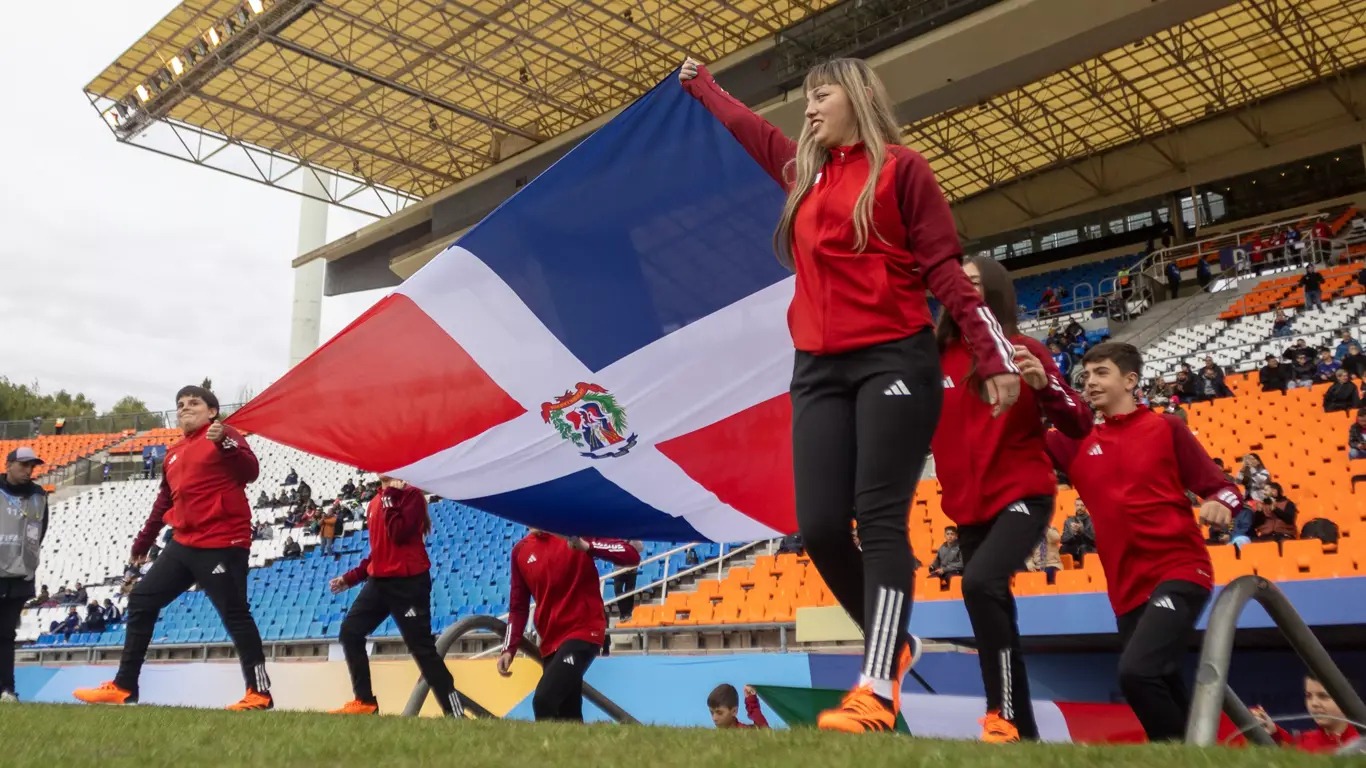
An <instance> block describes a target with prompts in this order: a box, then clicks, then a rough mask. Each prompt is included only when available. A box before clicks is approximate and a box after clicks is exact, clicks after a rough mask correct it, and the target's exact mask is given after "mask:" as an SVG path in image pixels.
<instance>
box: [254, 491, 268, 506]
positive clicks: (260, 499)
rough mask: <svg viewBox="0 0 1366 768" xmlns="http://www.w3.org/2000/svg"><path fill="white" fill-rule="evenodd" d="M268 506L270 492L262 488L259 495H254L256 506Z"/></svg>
mask: <svg viewBox="0 0 1366 768" xmlns="http://www.w3.org/2000/svg"><path fill="white" fill-rule="evenodd" d="M268 506H270V494H268V493H266V492H265V491H264V490H263V491H261V495H260V496H257V497H256V508H257V509H265V508H266V507H268Z"/></svg>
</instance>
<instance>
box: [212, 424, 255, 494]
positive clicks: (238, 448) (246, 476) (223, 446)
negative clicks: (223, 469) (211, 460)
mask: <svg viewBox="0 0 1366 768" xmlns="http://www.w3.org/2000/svg"><path fill="white" fill-rule="evenodd" d="M218 450H220V451H222V452H223V458H224V459H226V460H227V462H228V471H230V472H231V473H232V475H233V477H234V478H235V479H236V480H237V481H238V482H239V483H241V484H242V485H247V484H248V483H254V482H256V478H257V477H259V476H260V475H261V463H260V462H259V461H257V459H256V454H255V453H253V452H252V450H251V445H250V444H248V443H247V439H246V438H245V437H242V433H241V432H238V431H237V430H236V429H234V428H232V427H229V426H227V425H226V424H225V425H223V441H222V442H220V443H219V444H218Z"/></svg>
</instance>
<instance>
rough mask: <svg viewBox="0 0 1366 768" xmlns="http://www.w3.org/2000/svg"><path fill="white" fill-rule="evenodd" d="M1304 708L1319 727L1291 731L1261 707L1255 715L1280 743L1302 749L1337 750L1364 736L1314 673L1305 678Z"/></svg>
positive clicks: (1314, 750) (1310, 750)
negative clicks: (1348, 719) (1278, 723)
mask: <svg viewBox="0 0 1366 768" xmlns="http://www.w3.org/2000/svg"><path fill="white" fill-rule="evenodd" d="M1304 708H1305V711H1307V712H1308V713H1309V716H1310V717H1312V718H1314V725H1315V726H1316V727H1315V728H1314V729H1313V730H1309V731H1299V732H1298V733H1291V732H1290V731H1287V730H1286V729H1284V728H1282V727H1280V726H1278V725H1276V723H1275V722H1274V721H1272V719H1271V717H1270V716H1269V715H1267V713H1266V710H1265V709H1262V708H1261V707H1257V708H1255V709H1253V710H1252V714H1253V716H1254V717H1256V718H1257V722H1258V723H1259V724H1260V725H1261V726H1262V728H1264V729H1265V730H1266V732H1267V733H1269V734H1271V738H1273V739H1275V740H1276V743H1277V744H1280V745H1282V746H1287V747H1294V748H1295V749H1298V750H1300V751H1301V752H1336V751H1338V750H1339V749H1342V748H1343V747H1345V746H1347V745H1348V744H1351V743H1352V742H1354V741H1356V740H1358V739H1360V738H1361V734H1360V733H1358V732H1357V729H1356V726H1354V725H1352V724H1351V723H1349V722H1347V718H1346V717H1345V716H1344V715H1343V714H1342V707H1339V706H1338V703H1337V702H1336V701H1333V697H1332V696H1329V695H1328V690H1327V689H1326V688H1324V687H1323V683H1321V682H1319V679H1318V678H1316V677H1314V676H1313V675H1305V677H1304Z"/></svg>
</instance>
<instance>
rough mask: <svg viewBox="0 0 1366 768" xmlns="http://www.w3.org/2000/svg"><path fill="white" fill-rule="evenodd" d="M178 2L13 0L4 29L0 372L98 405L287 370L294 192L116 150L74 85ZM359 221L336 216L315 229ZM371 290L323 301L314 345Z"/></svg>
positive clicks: (231, 390)
mask: <svg viewBox="0 0 1366 768" xmlns="http://www.w3.org/2000/svg"><path fill="white" fill-rule="evenodd" d="M174 6H175V3H174V2H170V0H122V1H121V2H118V3H101V2H94V1H93V0H87V1H86V2H80V3H75V4H72V3H65V4H60V3H22V4H17V5H16V6H15V7H14V8H10V9H7V11H6V21H5V24H3V25H0V72H3V73H5V75H4V81H5V89H4V93H5V99H6V102H7V104H9V105H10V106H9V109H7V110H6V113H7V116H6V118H5V120H3V121H0V173H3V181H0V326H2V327H3V328H4V330H5V338H6V341H7V342H8V344H9V345H10V349H9V351H8V353H7V354H6V360H5V367H4V369H3V371H2V373H3V375H5V376H8V377H9V378H10V379H12V380H16V381H21V382H30V381H34V380H36V381H38V382H40V383H41V384H43V385H44V387H45V388H46V389H48V390H56V389H62V388H64V389H67V390H71V391H83V392H85V393H86V394H87V395H88V396H90V397H91V398H92V399H94V400H95V402H96V403H97V404H98V405H99V407H101V408H107V407H109V406H110V405H112V404H113V403H114V401H115V400H117V399H118V398H119V397H122V396H123V395H126V394H132V395H135V396H137V397H139V398H142V399H143V400H145V401H147V403H148V404H149V405H150V406H151V407H153V408H161V407H168V408H169V407H170V406H171V402H170V400H171V398H172V396H173V395H174V393H175V391H176V389H178V388H179V387H180V386H181V385H183V384H185V383H198V381H199V380H200V379H201V378H203V377H204V376H211V377H212V378H213V380H214V384H215V388H216V389H217V390H218V394H219V397H220V399H222V401H223V402H225V403H227V402H231V401H233V400H234V399H235V397H236V395H237V394H238V392H240V391H241V389H242V388H243V387H251V388H252V389H254V390H255V391H258V392H259V391H260V390H261V389H263V388H264V387H265V386H266V384H268V383H269V382H270V381H273V380H274V379H275V378H277V377H278V376H280V375H281V374H282V373H283V372H284V370H285V367H286V365H287V363H288V347H289V327H290V305H291V301H292V298H293V272H292V269H291V268H290V266H289V263H290V260H291V259H293V258H294V256H295V253H294V250H295V248H296V245H297V239H298V220H299V198H298V197H297V196H295V195H292V194H290V193H288V192H284V191H280V190H273V189H270V188H267V187H264V186H261V185H259V184H254V183H252V182H249V181H245V180H242V179H238V178H235V177H232V176H228V175H226V174H222V173H219V172H216V171H213V170H210V169H207V168H200V167H196V166H194V165H191V164H189V163H186V162H182V161H179V160H174V159H171V158H166V157H163V156H160V155H157V154H155V153H152V152H148V151H145V150H141V149H138V148H135V147H131V146H125V145H121V144H119V143H118V142H116V141H115V140H114V138H113V136H112V134H111V133H110V132H109V130H108V129H107V128H106V127H105V125H104V124H103V122H102V121H101V120H100V118H99V116H98V115H97V114H96V113H95V111H94V109H92V108H91V107H90V105H89V103H88V101H87V99H86V97H85V95H84V94H83V93H82V88H83V87H84V85H85V84H86V83H87V82H89V81H90V80H91V79H92V78H93V77H94V76H95V75H96V74H98V73H99V72H100V71H101V69H102V68H103V67H105V66H106V65H108V64H109V63H110V62H112V61H113V60H115V59H116V58H117V57H118V56H119V54H120V53H121V52H122V51H123V49H124V48H125V47H127V46H128V45H130V44H131V43H133V42H134V41H136V40H137V39H138V38H139V37H140V36H141V35H142V34H144V33H145V32H146V30H147V29H149V28H150V27H151V26H152V25H153V24H154V23H155V22H156V21H157V20H158V19H160V18H161V17H162V16H164V15H165V14H166V13H167V12H168V11H169V10H170V9H171V8H173V7H174ZM73 17H75V18H79V20H80V24H79V25H77V24H72V23H70V22H71V19H72V18H73ZM55 29H60V30H61V31H62V32H61V41H60V43H59V44H58V43H55V42H54V40H53V38H52V37H51V36H50V35H47V34H37V33H36V31H38V30H49V31H50V30H55ZM368 221H370V219H367V218H366V217H363V216H360V215H358V214H353V213H350V212H346V211H341V210H340V209H333V213H332V216H331V220H330V222H329V225H330V226H329V232H328V235H329V237H330V238H336V237H339V236H340V235H342V234H345V233H346V232H348V231H350V230H353V229H355V228H356V227H358V226H360V225H362V224H364V223H367V222H368ZM382 294H383V292H382V291H381V292H367V293H365V294H360V295H356V296H346V297H336V298H329V299H324V302H323V323H322V326H323V339H324V340H326V338H328V337H329V336H330V335H331V334H333V333H335V332H336V331H337V330H340V329H341V328H342V327H344V326H345V325H346V324H347V323H349V322H350V321H351V320H352V319H354V318H355V316H356V315H358V314H359V313H360V312H362V311H363V310H364V309H366V308H367V307H368V306H370V305H371V304H372V303H374V301H376V300H377V299H378V298H379V296H380V295H382Z"/></svg>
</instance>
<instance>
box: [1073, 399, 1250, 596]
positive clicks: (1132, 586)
mask: <svg viewBox="0 0 1366 768" xmlns="http://www.w3.org/2000/svg"><path fill="white" fill-rule="evenodd" d="M1047 441H1048V452H1049V454H1050V455H1051V456H1052V458H1053V462H1054V464H1055V465H1057V467H1058V468H1060V469H1061V470H1062V471H1063V472H1066V473H1067V476H1068V478H1070V479H1071V481H1072V485H1073V487H1075V488H1076V489H1077V492H1078V493H1079V494H1081V500H1082V501H1084V502H1086V507H1087V509H1088V510H1090V512H1091V520H1092V522H1093V524H1094V525H1095V529H1096V553H1097V554H1098V555H1099V556H1100V564H1101V567H1102V568H1103V569H1104V570H1105V580H1106V582H1107V585H1108V588H1109V592H1110V605H1111V606H1113V608H1114V610H1115V615H1116V616H1122V615H1123V614H1126V613H1128V612H1129V611H1132V610H1134V609H1135V608H1138V607H1140V606H1142V605H1143V604H1144V603H1145V602H1147V600H1148V598H1149V597H1150V596H1151V595H1152V593H1153V590H1155V589H1157V586H1158V585H1159V584H1161V583H1162V582H1164V581H1188V582H1191V583H1192V584H1198V585H1200V586H1201V587H1204V588H1205V589H1213V587H1214V567H1213V566H1212V565H1211V564H1210V557H1209V550H1208V549H1206V548H1205V537H1204V536H1203V535H1202V534H1201V532H1200V526H1199V525H1198V524H1197V523H1196V520H1195V514H1194V513H1193V512H1192V510H1191V505H1190V499H1188V498H1187V497H1186V489H1190V490H1191V491H1192V492H1194V493H1195V494H1196V495H1197V496H1199V497H1200V498H1202V499H1205V500H1207V501H1208V500H1213V501H1217V502H1219V503H1220V504H1223V505H1224V506H1226V507H1228V508H1229V511H1230V512H1236V511H1237V510H1238V509H1239V508H1240V507H1241V506H1242V503H1241V499H1240V497H1239V494H1238V487H1237V486H1236V485H1234V484H1233V483H1231V482H1229V480H1228V478H1227V477H1226V476H1225V475H1224V472H1223V470H1221V469H1219V467H1218V466H1216V465H1215V463H1214V462H1213V461H1212V460H1211V459H1210V457H1209V454H1207V453H1205V449H1204V448H1203V447H1201V445H1200V443H1199V441H1197V440H1196V439H1195V435H1192V434H1191V432H1190V430H1189V429H1187V428H1186V424H1185V422H1183V421H1181V419H1179V418H1177V417H1176V416H1171V415H1158V414H1156V413H1153V412H1152V411H1150V410H1148V409H1147V408H1144V407H1142V406H1140V407H1139V408H1138V410H1136V411H1134V412H1132V413H1128V414H1124V415H1122V416H1114V417H1107V418H1106V419H1105V420H1104V421H1103V422H1102V423H1100V424H1097V425H1096V426H1095V427H1094V428H1093V429H1092V430H1091V434H1090V435H1088V436H1087V437H1086V438H1084V439H1082V440H1080V441H1078V440H1072V439H1070V438H1068V437H1066V436H1064V435H1063V434H1061V433H1060V432H1057V431H1051V432H1049V433H1048V436H1047Z"/></svg>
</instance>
